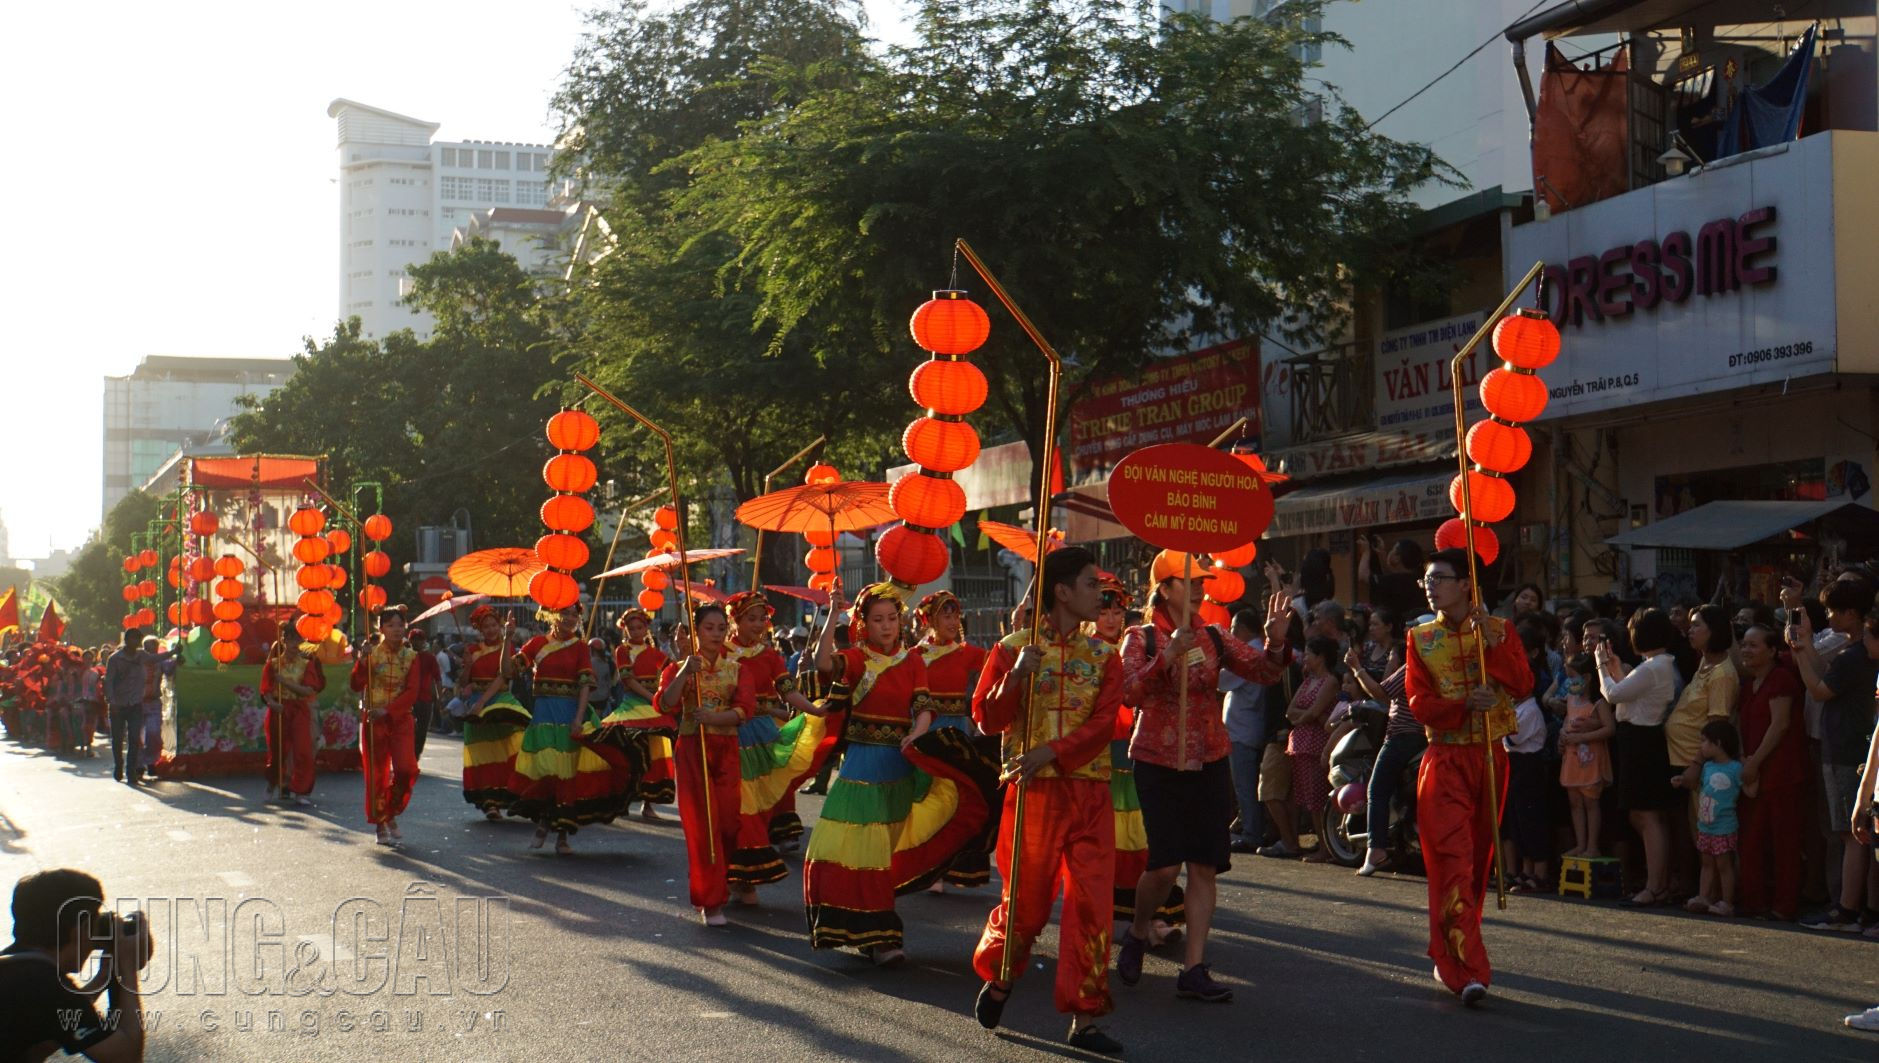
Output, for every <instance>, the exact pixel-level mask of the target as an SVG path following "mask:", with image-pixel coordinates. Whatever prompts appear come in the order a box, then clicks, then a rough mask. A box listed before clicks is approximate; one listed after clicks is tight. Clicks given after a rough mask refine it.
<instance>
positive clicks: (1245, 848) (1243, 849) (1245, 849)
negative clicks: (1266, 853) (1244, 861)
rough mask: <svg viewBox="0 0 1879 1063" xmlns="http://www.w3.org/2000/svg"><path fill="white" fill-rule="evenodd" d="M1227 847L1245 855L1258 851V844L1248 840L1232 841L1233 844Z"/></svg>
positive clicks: (1251, 854)
mask: <svg viewBox="0 0 1879 1063" xmlns="http://www.w3.org/2000/svg"><path fill="white" fill-rule="evenodd" d="M1227 849H1228V850H1229V851H1231V852H1235V853H1243V854H1245V855H1247V856H1253V855H1255V854H1257V853H1258V852H1259V846H1258V845H1255V844H1254V843H1252V842H1248V841H1237V842H1234V843H1233V844H1231V845H1229V846H1227Z"/></svg>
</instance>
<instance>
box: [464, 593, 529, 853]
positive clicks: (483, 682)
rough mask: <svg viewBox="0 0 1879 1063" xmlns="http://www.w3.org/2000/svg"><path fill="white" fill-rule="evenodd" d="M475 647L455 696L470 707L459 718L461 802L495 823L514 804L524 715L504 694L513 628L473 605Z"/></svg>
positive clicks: (467, 652) (468, 651)
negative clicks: (468, 804) (461, 742)
mask: <svg viewBox="0 0 1879 1063" xmlns="http://www.w3.org/2000/svg"><path fill="white" fill-rule="evenodd" d="M470 624H471V625H472V626H473V627H475V628H476V630H477V641H475V642H472V643H470V644H469V645H467V646H465V647H464V649H463V668H462V670H461V671H460V672H459V673H458V676H457V696H458V697H460V698H462V699H464V700H465V701H468V702H469V703H470V707H469V710H468V711H467V712H465V713H464V715H463V799H464V800H465V801H468V802H469V803H470V804H472V805H474V806H476V807H477V808H479V809H481V810H482V812H483V816H484V818H485V819H488V820H491V821H492V822H493V821H498V820H501V819H502V814H503V812H504V811H505V810H506V809H508V807H509V806H510V805H512V804H514V803H515V799H516V797H517V796H519V795H517V794H516V792H515V791H514V790H513V789H511V788H510V787H511V785H512V784H513V783H514V781H515V758H516V754H518V753H520V752H521V751H522V732H523V731H524V730H526V729H527V727H528V724H529V718H530V717H529V711H528V710H527V709H525V708H523V707H522V703H521V702H520V701H517V700H516V698H515V695H513V694H511V693H509V680H510V679H511V678H512V677H513V675H514V673H515V660H514V651H515V649H516V648H517V647H516V638H515V622H514V621H513V620H507V621H505V620H504V619H503V618H502V617H500V616H498V615H496V610H494V609H492V608H490V607H489V606H487V605H479V606H477V607H476V608H475V609H474V610H472V611H471V613H470Z"/></svg>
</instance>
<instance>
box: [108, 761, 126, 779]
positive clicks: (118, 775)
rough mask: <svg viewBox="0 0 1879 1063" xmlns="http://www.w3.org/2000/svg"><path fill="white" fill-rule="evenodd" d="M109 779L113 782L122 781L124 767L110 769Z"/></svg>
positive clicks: (120, 765)
mask: <svg viewBox="0 0 1879 1063" xmlns="http://www.w3.org/2000/svg"><path fill="white" fill-rule="evenodd" d="M111 779H112V781H113V782H123V781H124V765H122V764H119V765H118V766H117V767H115V768H112V769H111Z"/></svg>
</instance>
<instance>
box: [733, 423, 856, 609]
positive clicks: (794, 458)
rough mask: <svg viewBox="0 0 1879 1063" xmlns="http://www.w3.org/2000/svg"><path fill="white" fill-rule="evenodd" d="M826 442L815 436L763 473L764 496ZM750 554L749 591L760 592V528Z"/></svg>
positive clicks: (761, 564)
mask: <svg viewBox="0 0 1879 1063" xmlns="http://www.w3.org/2000/svg"><path fill="white" fill-rule="evenodd" d="M828 441H829V437H828V436H825V435H823V436H817V437H816V439H815V442H813V443H811V444H809V445H808V446H806V447H804V448H802V449H801V450H799V451H797V452H796V453H795V454H793V455H791V456H790V458H789V460H787V461H785V462H783V464H781V465H778V466H777V467H776V468H774V469H771V470H770V471H769V472H767V473H765V474H764V477H763V493H764V494H766V495H767V494H769V493H770V484H771V482H772V481H774V480H775V479H776V478H777V477H779V476H781V475H783V474H784V473H785V472H788V471H789V468H790V466H792V465H794V464H796V463H797V462H799V461H801V460H803V459H804V458H806V457H808V456H809V455H810V454H813V453H815V450H816V448H817V447H820V446H821V445H822V444H824V443H827V442H828ZM834 522H835V516H834V514H830V515H829V523H830V524H831V525H833V524H834ZM831 530H832V529H831ZM751 553H752V557H751V559H750V589H751V590H753V591H761V590H763V580H762V574H763V529H762V528H758V529H757V547H756V549H755V550H753V551H752V552H751Z"/></svg>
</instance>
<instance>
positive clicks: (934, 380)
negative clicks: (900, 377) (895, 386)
mask: <svg viewBox="0 0 1879 1063" xmlns="http://www.w3.org/2000/svg"><path fill="white" fill-rule="evenodd" d="M907 390H908V391H910V392H912V393H913V401H914V403H915V404H917V405H919V406H921V407H923V408H925V409H927V410H930V411H932V412H933V413H943V414H952V415H955V416H964V415H965V414H968V413H971V412H972V411H974V410H976V409H978V408H979V407H981V406H983V405H985V395H986V383H985V374H984V373H983V372H980V370H979V367H978V366H976V365H973V364H972V363H971V362H966V361H955V360H953V359H950V358H935V359H933V360H931V361H927V362H921V363H920V365H919V366H918V367H916V368H915V369H914V371H913V376H912V377H910V378H908V380H907Z"/></svg>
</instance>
